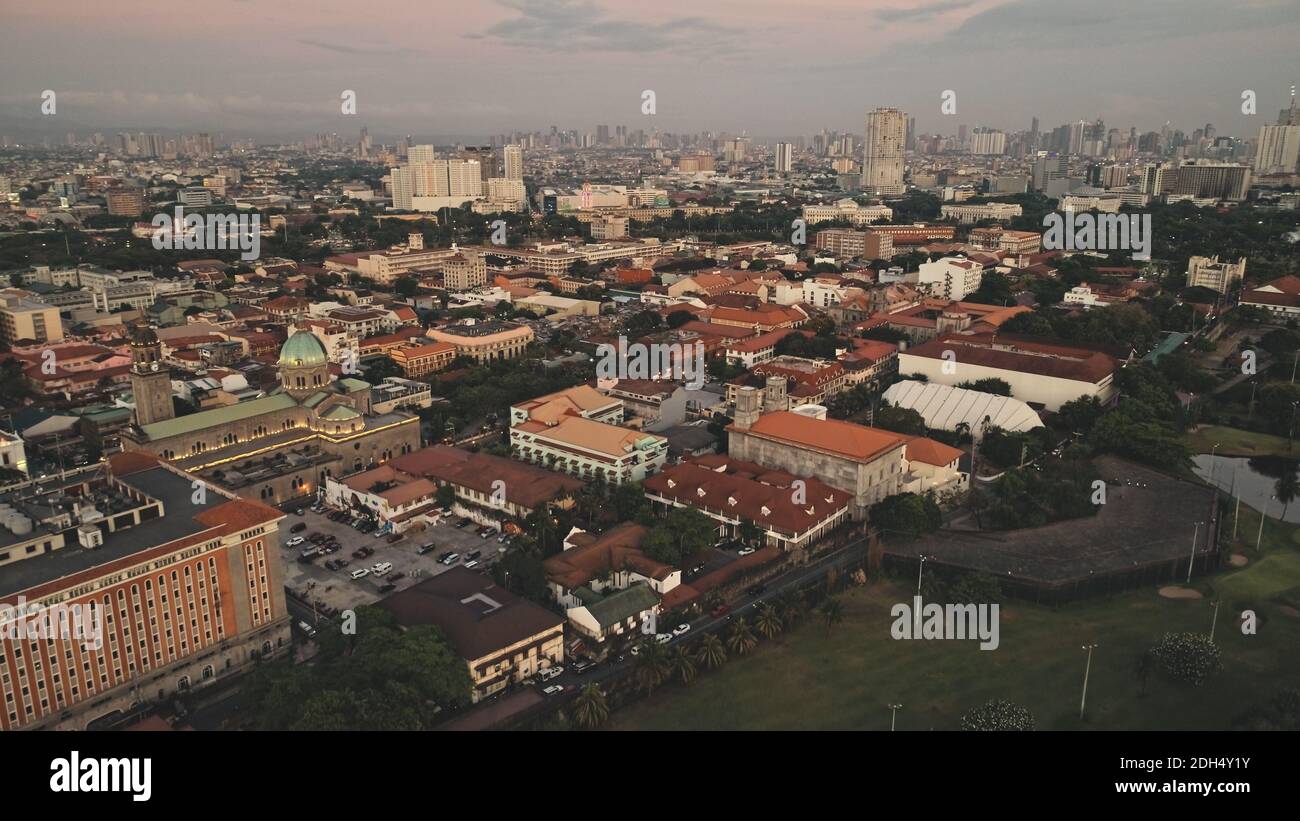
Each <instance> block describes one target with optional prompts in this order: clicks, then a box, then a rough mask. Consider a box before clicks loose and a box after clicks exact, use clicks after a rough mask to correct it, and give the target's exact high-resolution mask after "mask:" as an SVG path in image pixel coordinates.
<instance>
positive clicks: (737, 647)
mask: <svg viewBox="0 0 1300 821" xmlns="http://www.w3.org/2000/svg"><path fill="white" fill-rule="evenodd" d="M756 644H758V638H757V637H756V636H755V635H754V631H753V630H750V629H749V623H748V622H746V621H745V620H744V619H736V623H735V624H733V625H731V630H730V631H728V633H727V647H728V648H729V649H730V650H731V652H733V653H735V654H736V655H738V656H743V655H745V654H746V653H748V652H749V651H750V650H753V649H754V645H756Z"/></svg>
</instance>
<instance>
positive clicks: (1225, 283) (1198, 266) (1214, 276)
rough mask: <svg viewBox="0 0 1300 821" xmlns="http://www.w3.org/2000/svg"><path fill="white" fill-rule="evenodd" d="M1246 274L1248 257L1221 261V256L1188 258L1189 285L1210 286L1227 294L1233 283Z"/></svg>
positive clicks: (1213, 289)
mask: <svg viewBox="0 0 1300 821" xmlns="http://www.w3.org/2000/svg"><path fill="white" fill-rule="evenodd" d="M1244 276H1246V258H1245V257H1242V258H1241V259H1239V260H1237V261H1236V262H1228V261H1226V260H1225V261H1223V262H1219V257H1218V256H1217V255H1216V256H1213V257H1192V258H1190V259H1188V260H1187V285H1188V287H1196V286H1199V287H1201V288H1209V289H1210V290H1212V291H1218V292H1219V293H1221V294H1226V293H1227V292H1228V289H1229V288H1230V287H1231V286H1232V283H1233V282H1235V281H1237V280H1240V279H1241V278H1242V277H1244Z"/></svg>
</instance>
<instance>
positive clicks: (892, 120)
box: [862, 108, 907, 195]
mask: <svg viewBox="0 0 1300 821" xmlns="http://www.w3.org/2000/svg"><path fill="white" fill-rule="evenodd" d="M906 140H907V115H905V114H904V113H903V112H901V111H899V110H898V109H896V108H877V109H876V110H874V111H869V112H867V128H866V139H865V141H864V144H863V147H862V188H863V190H865V191H866V192H868V193H873V194H876V195H893V194H902V193H903V192H904V191H905V190H906V189H905V188H904V186H903V146H904V145H905V143H906Z"/></svg>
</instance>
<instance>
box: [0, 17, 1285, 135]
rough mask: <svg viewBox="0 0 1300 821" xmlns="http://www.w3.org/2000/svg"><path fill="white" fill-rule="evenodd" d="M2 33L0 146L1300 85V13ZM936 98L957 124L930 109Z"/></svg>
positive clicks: (805, 130) (1133, 114)
mask: <svg viewBox="0 0 1300 821" xmlns="http://www.w3.org/2000/svg"><path fill="white" fill-rule="evenodd" d="M0 22H3V24H4V25H3V26H0V32H2V33H0V132H4V133H10V132H13V133H21V132H22V131H24V130H30V129H31V128H33V127H43V128H45V129H46V130H48V131H49V132H50V133H53V134H61V133H63V132H66V131H68V130H87V129H90V128H95V129H116V128H133V129H137V128H138V129H149V128H179V129H188V130H199V129H206V130H211V131H222V132H225V133H227V134H240V133H246V134H253V135H257V136H276V135H283V136H299V135H303V134H307V133H312V132H316V131H338V132H339V133H341V134H344V135H346V136H349V137H351V136H353V135H355V133H356V131H357V130H358V129H359V128H360V127H361V126H362V125H367V126H369V128H370V130H371V133H372V134H374V135H376V136H377V137H379V138H382V137H384V136H385V135H393V134H400V133H408V132H409V133H412V134H415V135H418V136H425V137H429V136H434V135H466V136H482V135H487V134H492V133H499V132H508V131H511V130H516V129H518V130H534V129H537V130H541V129H546V128H548V127H549V126H550V125H552V124H554V125H557V126H559V127H561V128H578V129H581V130H590V129H593V128H594V126H595V125H596V124H608V125H611V126H613V125H618V124H623V125H627V126H629V127H631V128H634V129H635V128H645V129H647V130H651V129H654V128H658V129H659V130H661V131H675V132H680V131H691V132H694V131H703V130H715V131H733V132H740V131H746V132H747V133H749V134H752V135H756V136H760V137H762V136H772V137H775V136H793V135H797V134H812V133H815V132H817V131H819V130H821V129H822V128H833V129H840V130H844V129H849V130H852V131H854V132H858V131H861V130H862V120H863V117H862V114H863V112H864V111H865V110H866V109H868V108H872V107H875V106H879V105H893V106H897V107H900V108H903V109H904V110H906V111H908V112H909V113H911V114H913V115H915V116H916V118H917V126H918V129H919V130H921V131H942V132H944V133H952V132H955V131H956V125H957V124H958V123H964V124H966V125H968V126H975V125H989V126H993V127H999V128H1006V129H1022V128H1027V127H1028V125H1029V119H1030V117H1031V116H1035V115H1037V116H1038V117H1039V119H1040V121H1041V124H1042V127H1043V128H1044V129H1047V128H1051V127H1053V126H1055V125H1059V124H1060V123H1063V122H1066V121H1069V120H1073V119H1079V118H1083V119H1093V118H1096V117H1102V118H1103V119H1105V121H1106V123H1107V125H1108V126H1118V127H1121V128H1125V129H1127V128H1128V126H1130V125H1135V126H1137V127H1138V128H1139V130H1147V129H1156V128H1159V126H1160V125H1161V124H1163V123H1164V122H1165V121H1166V120H1170V121H1172V123H1173V125H1174V126H1175V127H1181V128H1184V129H1185V130H1187V131H1191V130H1192V129H1193V128H1196V127H1199V126H1202V125H1204V124H1205V123H1206V122H1212V123H1214V124H1215V126H1216V127H1217V128H1218V129H1219V131H1220V133H1229V134H1237V135H1243V136H1244V135H1253V134H1254V133H1255V131H1256V130H1257V129H1258V126H1259V125H1260V124H1261V122H1265V121H1266V122H1272V121H1273V120H1274V118H1275V117H1276V116H1277V111H1278V109H1280V108H1282V107H1284V106H1285V105H1286V104H1287V103H1288V96H1289V89H1290V86H1291V84H1292V83H1296V82H1300V50H1298V49H1297V44H1298V43H1300V0H1245V1H1244V2H1243V1H1242V0H1238V2H1220V1H1219V0H1087V1H1086V2H1080V0H806V1H805V0H705V1H704V2H701V0H635V1H633V0H478V1H477V2H463V1H462V2H454V3H453V2H446V0H396V1H390V0H370V2H357V1H356V0H310V2H283V1H281V2H245V1H242V0H234V1H232V2H224V3H202V4H197V3H175V4H160V3H157V2H143V1H142V0H123V1H122V2H114V0H102V2H95V3H91V2H87V0H73V2H72V3H64V4H46V3H31V2H28V3H18V2H16V0H0ZM44 89H52V90H54V91H55V92H56V93H57V94H58V98H57V100H58V110H57V114H56V115H54V117H43V116H41V115H40V113H39V112H40V94H41V91H42V90H44ZM344 89H352V90H355V92H356V94H357V109H358V111H357V115H356V116H344V115H343V114H341V112H340V93H341V92H342V91H343V90H344ZM645 89H652V90H654V91H655V93H656V95H657V113H656V114H654V115H652V116H645V115H643V114H642V113H641V92H642V91H643V90H645ZM945 89H952V90H953V91H955V92H956V95H957V114H956V116H952V117H948V116H943V115H941V113H940V102H941V99H940V96H941V94H942V92H943V91H944V90H945ZM1243 89H1252V90H1254V91H1255V92H1256V93H1257V95H1258V100H1259V103H1258V115H1257V116H1255V117H1253V118H1252V117H1245V116H1243V115H1242V113H1241V93H1242V91H1243Z"/></svg>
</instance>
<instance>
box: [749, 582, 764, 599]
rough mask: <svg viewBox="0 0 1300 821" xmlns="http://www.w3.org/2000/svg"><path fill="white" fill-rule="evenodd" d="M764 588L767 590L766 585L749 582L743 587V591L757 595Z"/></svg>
mask: <svg viewBox="0 0 1300 821" xmlns="http://www.w3.org/2000/svg"><path fill="white" fill-rule="evenodd" d="M765 590H767V585H765V584H761V583H760V584H751V585H750V586H749V587H747V588H745V592H746V593H748V594H749V595H751V596H757V595H759V594H760V593H762V592H763V591H765Z"/></svg>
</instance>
